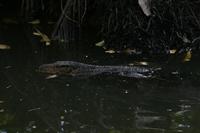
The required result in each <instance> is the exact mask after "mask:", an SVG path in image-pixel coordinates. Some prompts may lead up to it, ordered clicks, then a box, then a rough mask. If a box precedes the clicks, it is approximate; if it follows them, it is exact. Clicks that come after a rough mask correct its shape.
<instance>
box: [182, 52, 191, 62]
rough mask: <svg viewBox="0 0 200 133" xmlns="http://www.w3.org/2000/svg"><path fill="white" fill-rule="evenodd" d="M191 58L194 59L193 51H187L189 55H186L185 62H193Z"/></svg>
mask: <svg viewBox="0 0 200 133" xmlns="http://www.w3.org/2000/svg"><path fill="white" fill-rule="evenodd" d="M191 58H192V51H191V50H189V51H187V53H186V54H185V55H184V59H183V62H188V61H190V60H191Z"/></svg>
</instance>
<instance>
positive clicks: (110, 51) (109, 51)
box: [105, 49, 116, 54]
mask: <svg viewBox="0 0 200 133" xmlns="http://www.w3.org/2000/svg"><path fill="white" fill-rule="evenodd" d="M105 53H108V54H114V53H116V51H114V50H112V49H110V50H106V51H105Z"/></svg>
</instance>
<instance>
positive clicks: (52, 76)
mask: <svg viewBox="0 0 200 133" xmlns="http://www.w3.org/2000/svg"><path fill="white" fill-rule="evenodd" d="M57 77H58V75H56V74H53V75H49V76H47V77H46V78H45V79H53V78H57Z"/></svg>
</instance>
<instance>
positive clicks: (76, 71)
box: [39, 61, 158, 78]
mask: <svg viewBox="0 0 200 133" xmlns="http://www.w3.org/2000/svg"><path fill="white" fill-rule="evenodd" d="M156 70H158V69H153V68H147V67H144V66H108V65H105V66H101V65H90V64H84V63H80V62H75V61H56V62H54V63H51V64H43V65H41V66H39V72H42V73H47V74H56V75H70V76H80V77H89V76H95V75H100V74H105V75H111V74H112V75H118V76H124V77H134V78H150V77H152V74H153V73H154V71H156Z"/></svg>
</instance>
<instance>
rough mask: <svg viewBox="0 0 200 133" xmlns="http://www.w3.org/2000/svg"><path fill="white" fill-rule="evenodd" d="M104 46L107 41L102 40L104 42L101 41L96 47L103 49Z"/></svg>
mask: <svg viewBox="0 0 200 133" xmlns="http://www.w3.org/2000/svg"><path fill="white" fill-rule="evenodd" d="M104 45H105V41H104V40H102V41H100V42H98V43H96V44H95V46H97V47H103V46H104Z"/></svg>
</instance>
